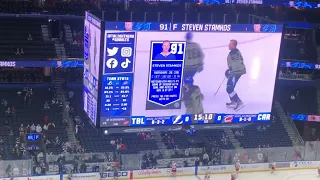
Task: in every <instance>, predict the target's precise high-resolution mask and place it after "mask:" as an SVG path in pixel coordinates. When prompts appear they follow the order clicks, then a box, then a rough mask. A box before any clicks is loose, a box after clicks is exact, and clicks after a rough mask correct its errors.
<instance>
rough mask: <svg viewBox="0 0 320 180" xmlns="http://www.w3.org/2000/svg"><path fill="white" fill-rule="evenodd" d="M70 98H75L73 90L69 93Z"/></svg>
mask: <svg viewBox="0 0 320 180" xmlns="http://www.w3.org/2000/svg"><path fill="white" fill-rule="evenodd" d="M68 98H69V99H72V98H73V91H69V93H68Z"/></svg>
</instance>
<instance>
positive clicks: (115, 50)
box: [107, 47, 119, 56]
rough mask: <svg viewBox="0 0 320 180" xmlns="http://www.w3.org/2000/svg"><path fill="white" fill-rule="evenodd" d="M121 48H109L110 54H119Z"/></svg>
mask: <svg viewBox="0 0 320 180" xmlns="http://www.w3.org/2000/svg"><path fill="white" fill-rule="evenodd" d="M118 50H119V48H117V47H113V48H112V49H109V48H107V52H108V56H114V55H116V54H117V52H118Z"/></svg>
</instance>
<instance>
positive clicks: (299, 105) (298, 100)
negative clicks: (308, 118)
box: [275, 86, 318, 114]
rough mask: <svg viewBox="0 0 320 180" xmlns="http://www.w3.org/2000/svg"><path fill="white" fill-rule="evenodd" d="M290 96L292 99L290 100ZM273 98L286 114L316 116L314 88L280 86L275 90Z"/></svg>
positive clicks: (316, 105)
mask: <svg viewBox="0 0 320 180" xmlns="http://www.w3.org/2000/svg"><path fill="white" fill-rule="evenodd" d="M297 91H299V93H298V95H297ZM292 95H293V96H294V99H291V96H292ZM275 96H276V99H277V100H278V101H279V102H280V103H281V105H282V107H283V109H284V111H285V112H286V113H298V114H299V113H302V114H317V111H318V109H317V108H318V104H317V98H315V97H317V96H316V88H315V87H298V88H297V87H294V86H280V87H278V88H276V89H275Z"/></svg>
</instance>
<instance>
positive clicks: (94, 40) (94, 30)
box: [85, 21, 101, 80]
mask: <svg viewBox="0 0 320 180" xmlns="http://www.w3.org/2000/svg"><path fill="white" fill-rule="evenodd" d="M85 26H86V30H87V34H88V42H89V44H88V46H89V54H88V60H87V61H85V62H86V63H87V64H88V65H89V71H90V73H91V74H92V75H93V76H94V77H95V78H96V79H97V80H99V62H100V60H99V59H100V36H101V31H100V29H99V28H98V27H96V26H94V25H93V24H91V23H89V22H88V21H85Z"/></svg>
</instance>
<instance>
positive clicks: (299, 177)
mask: <svg viewBox="0 0 320 180" xmlns="http://www.w3.org/2000/svg"><path fill="white" fill-rule="evenodd" d="M203 179H204V176H185V177H176V178H173V177H170V178H154V179H153V180H203ZM210 179H211V180H230V179H231V175H230V174H216V175H211V178H210ZM316 179H317V180H319V179H320V177H319V176H318V174H317V170H316V169H314V170H295V171H278V172H275V173H274V174H271V173H270V172H259V173H240V174H239V176H238V179H237V180H316Z"/></svg>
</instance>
